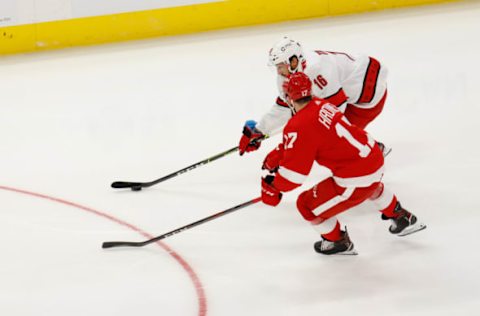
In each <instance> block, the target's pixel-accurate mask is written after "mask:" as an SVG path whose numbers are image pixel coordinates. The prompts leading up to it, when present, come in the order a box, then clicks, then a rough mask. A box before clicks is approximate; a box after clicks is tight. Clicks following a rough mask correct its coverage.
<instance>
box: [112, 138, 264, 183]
mask: <svg viewBox="0 0 480 316" xmlns="http://www.w3.org/2000/svg"><path fill="white" fill-rule="evenodd" d="M267 138H268V136H267V135H265V136H263V137H261V138H257V139H254V140H253V141H252V142H251V143H255V142H261V141H262V140H264V139H267ZM237 150H238V146H237V147H233V148H230V149H229V150H226V151H224V152H221V153H219V154H217V155H215V156H212V157H210V158H207V159H204V160H202V161H199V162H197V163H194V164H193V165H190V166H188V167H185V168H183V169H180V170H178V171H175V172H173V173H171V174H168V175H166V176H164V177H161V178H158V179H156V180H153V181H150V182H128V181H116V182H113V183H112V184H111V186H112V188H114V189H126V188H130V189H132V190H133V191H140V190H141V189H142V188H148V187H151V186H152V185H155V184H157V183H160V182H163V181H166V180H168V179H171V178H173V177H176V176H179V175H181V174H182V173H185V172H188V171H191V170H193V169H196V168H198V167H200V166H203V165H206V164H208V163H210V162H212V161H215V160H217V159H219V158H222V157H225V156H227V155H229V154H231V153H234V152H236V151H237Z"/></svg>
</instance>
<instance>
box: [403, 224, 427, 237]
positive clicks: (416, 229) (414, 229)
mask: <svg viewBox="0 0 480 316" xmlns="http://www.w3.org/2000/svg"><path fill="white" fill-rule="evenodd" d="M425 228H427V225H425V224H423V223H417V224H415V225H413V226H410V227H407V228H405V229H404V230H403V231H402V232H400V233H399V234H398V236H401V237H403V236H407V235H410V234H413V233H416V232H419V231H421V230H424V229H425Z"/></svg>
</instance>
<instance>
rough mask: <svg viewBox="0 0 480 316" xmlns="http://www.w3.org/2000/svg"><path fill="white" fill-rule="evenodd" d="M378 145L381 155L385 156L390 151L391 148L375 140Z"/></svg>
mask: <svg viewBox="0 0 480 316" xmlns="http://www.w3.org/2000/svg"><path fill="white" fill-rule="evenodd" d="M377 145H378V147H380V150H381V151H382V154H383V157H387V155H388V154H389V153H390V152H391V151H392V148H390V147H387V146H385V144H384V143H382V142H377Z"/></svg>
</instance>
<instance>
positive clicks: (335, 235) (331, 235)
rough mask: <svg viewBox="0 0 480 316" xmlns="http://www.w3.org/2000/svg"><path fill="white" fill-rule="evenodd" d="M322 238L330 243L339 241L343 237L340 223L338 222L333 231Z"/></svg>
mask: <svg viewBox="0 0 480 316" xmlns="http://www.w3.org/2000/svg"><path fill="white" fill-rule="evenodd" d="M322 237H323V238H325V239H326V240H329V241H337V240H340V238H341V237H342V231H341V230H340V223H339V222H338V221H337V224H335V227H334V228H333V230H332V231H331V232H329V233H326V234H322Z"/></svg>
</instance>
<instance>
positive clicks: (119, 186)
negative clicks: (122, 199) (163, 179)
mask: <svg viewBox="0 0 480 316" xmlns="http://www.w3.org/2000/svg"><path fill="white" fill-rule="evenodd" d="M111 186H112V188H114V189H127V188H133V187H140V188H141V187H142V183H140V182H127V181H115V182H113V183H112V185H111Z"/></svg>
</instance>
